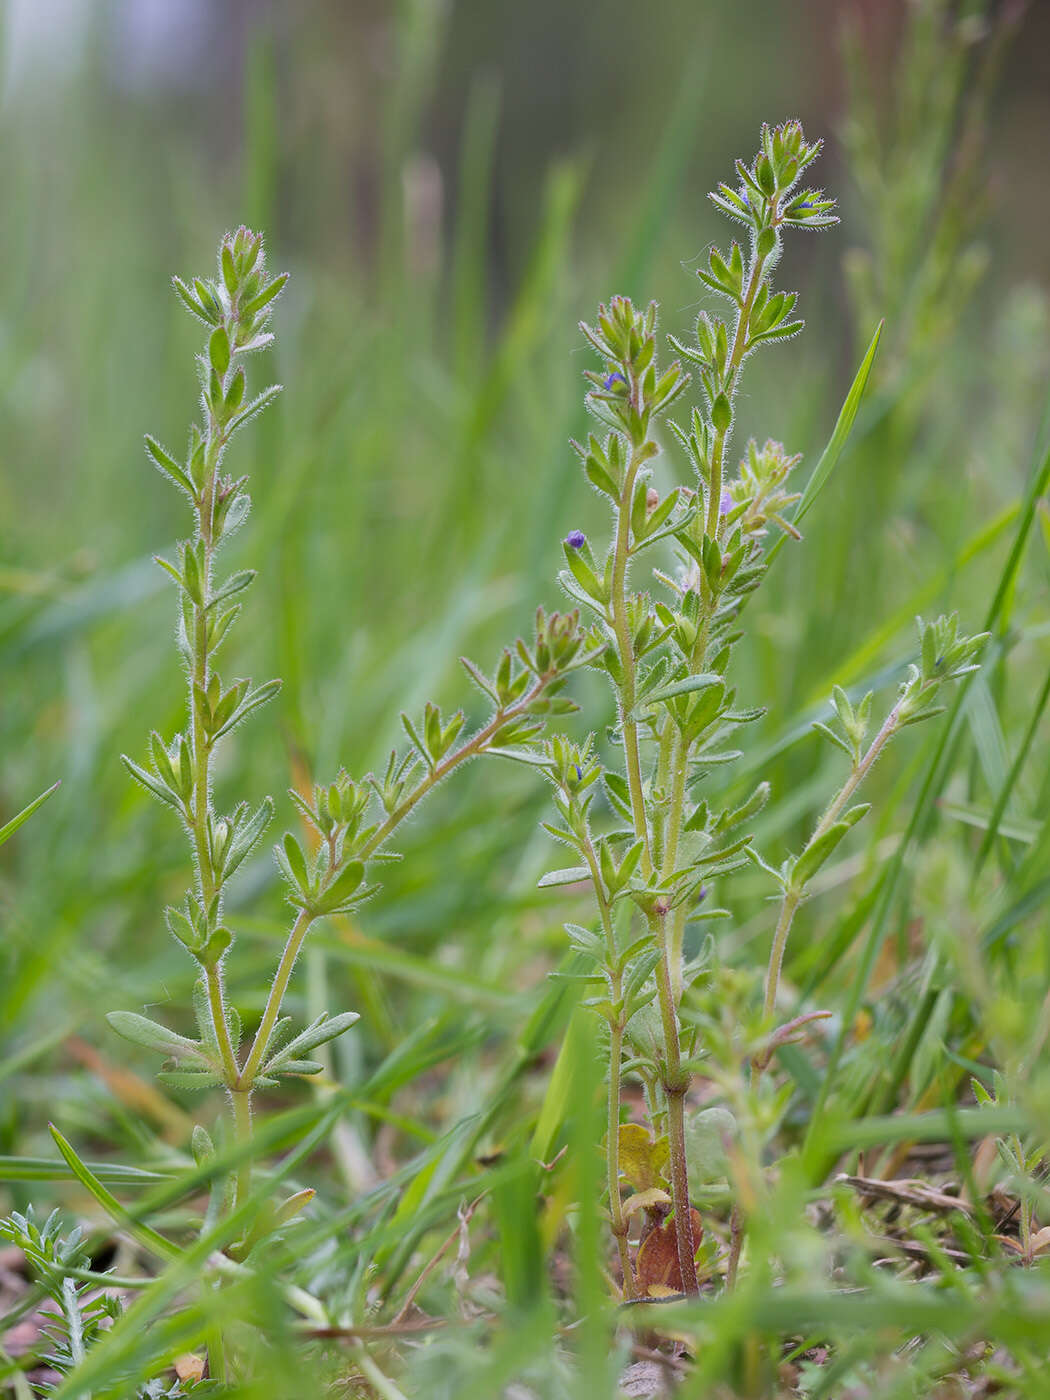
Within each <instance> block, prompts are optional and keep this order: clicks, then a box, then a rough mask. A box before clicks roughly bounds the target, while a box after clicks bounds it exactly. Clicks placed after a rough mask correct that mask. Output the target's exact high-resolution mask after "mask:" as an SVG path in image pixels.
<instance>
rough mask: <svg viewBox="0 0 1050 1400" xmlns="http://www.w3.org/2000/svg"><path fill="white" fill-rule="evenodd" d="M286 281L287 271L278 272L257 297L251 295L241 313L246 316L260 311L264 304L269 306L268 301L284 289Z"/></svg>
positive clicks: (272, 299)
mask: <svg viewBox="0 0 1050 1400" xmlns="http://www.w3.org/2000/svg"><path fill="white" fill-rule="evenodd" d="M287 281H288V273H287V272H281V273H278V275H277V276H276V277H275V278H274V279H273V281H272V282H271V283H270V284H269V286H267V287H264V288H263V290H262V291H261V292H260V293H259V295H258V296H257V297H253V298H252V300H251V301H249V302H247V303H246V304H245V305H244V306H243V307H242V308H241V314H242V315H243V316H244V317H246V318H247V317H249V316H254V315H255V313H256V312H257V311H261V310H262V309H263V307H264V306H269V304H270V302H271V301H274V300H275V299H276V298H277V297H279V296H280V295H281V293H282V292H283V291H284V288H285V284H286V282H287Z"/></svg>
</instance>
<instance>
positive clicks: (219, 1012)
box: [204, 964, 238, 1092]
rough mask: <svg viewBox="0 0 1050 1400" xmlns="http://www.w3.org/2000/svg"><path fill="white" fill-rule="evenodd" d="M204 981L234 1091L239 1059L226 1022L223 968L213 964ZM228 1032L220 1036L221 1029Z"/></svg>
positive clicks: (221, 1053)
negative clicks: (234, 1050) (234, 1051)
mask: <svg viewBox="0 0 1050 1400" xmlns="http://www.w3.org/2000/svg"><path fill="white" fill-rule="evenodd" d="M204 981H205V985H206V986H207V988H208V1005H209V1007H210V1008H211V1019H212V1024H213V1025H214V1027H215V1034H216V1039H217V1040H218V1044H219V1055H220V1057H221V1059H222V1069H223V1074H224V1075H225V1076H226V1084H227V1087H228V1088H229V1089H230V1090H231V1092H232V1090H233V1088H234V1086H235V1085H236V1083H237V1074H238V1070H237V1059H236V1056H235V1055H234V1053H233V1042H232V1041H231V1040H230V1031H229V1026H228V1024H227V1021H226V997H225V993H224V990H223V985H222V968H221V967H220V966H219V965H218V964H213V965H212V966H210V967H206V968H205V969H204ZM220 1026H221V1027H222V1028H223V1030H224V1031H225V1032H226V1033H225V1035H220V1034H219V1027H220Z"/></svg>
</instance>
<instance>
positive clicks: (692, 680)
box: [645, 671, 723, 705]
mask: <svg viewBox="0 0 1050 1400" xmlns="http://www.w3.org/2000/svg"><path fill="white" fill-rule="evenodd" d="M722 683H723V681H722V677H721V676H717V675H715V673H714V672H713V671H699V672H697V674H696V675H694V676H683V677H682V678H681V680H677V681H672V682H671V684H670V685H662V686H660V688H659V689H658V690H654V691H653V692H652V694H651V695H647V696H646V697H645V703H646V704H647V705H654V704H655V703H656V702H657V701H658V700H673V699H674V697H675V696H676V695H691V694H693V692H694V691H697V690H709V689H710V688H711V686H713V685H722Z"/></svg>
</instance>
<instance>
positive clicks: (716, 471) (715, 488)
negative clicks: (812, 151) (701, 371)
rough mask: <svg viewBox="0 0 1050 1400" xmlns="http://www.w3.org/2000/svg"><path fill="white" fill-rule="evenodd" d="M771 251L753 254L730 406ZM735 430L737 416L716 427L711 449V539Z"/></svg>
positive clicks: (729, 383)
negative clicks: (724, 424) (755, 304)
mask: <svg viewBox="0 0 1050 1400" xmlns="http://www.w3.org/2000/svg"><path fill="white" fill-rule="evenodd" d="M770 216H771V218H772V222H773V226H774V227H775V226H776V222H777V217H776V200H775V199H774V200H773V202H772V204H771V206H770ZM769 256H770V255H769V254H768V253H767V254H766V255H765V257H762V258H760V257H758V255H757V253H752V255H751V268H750V274H749V276H748V280H747V290H746V291H745V293H744V300H743V302H742V303H741V305H740V309H739V310H738V311H737V317H736V326H735V328H734V331H733V345H732V349H731V350H730V352H729V361H728V363H727V365H726V377H725V382H724V384H723V386H722V391H723V393H724V394H725V396H726V398H727V399H728V400H729V404H730V407H732V403H733V390H734V388H735V387H736V378H737V375H738V373H739V372H740V366H741V364H742V363H743V359H744V350H745V348H746V346H747V336H748V330H749V328H750V326H749V323H750V320H751V308H752V306H753V305H754V301H755V297H756V295H757V294H758V289H759V287H760V286H761V285H762V273H763V271H764V269H765V266H766V263H767V262H768V261H769ZM732 431H733V419H732V418H730V421H729V426H728V427H727V428H725V429H724V430H716V432H715V440H714V444H713V446H712V449H711V481H710V489H709V491H708V496H707V525H706V530H707V534H708V535H709V536H710V538H711V539H713V540H717V539H718V526H719V522H720V519H721V510H722V467H723V459H724V457H725V447H726V443H727V441H728V440H729V434H730V433H731V432H732Z"/></svg>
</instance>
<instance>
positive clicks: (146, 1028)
mask: <svg viewBox="0 0 1050 1400" xmlns="http://www.w3.org/2000/svg"><path fill="white" fill-rule="evenodd" d="M106 1020H107V1021H108V1022H109V1024H110V1025H111V1026H112V1027H113V1029H114V1030H115V1031H116V1033H117V1035H121V1036H123V1037H124V1039H125V1040H130V1041H131V1042H132V1044H133V1045H143V1046H145V1047H146V1049H147V1050H156V1051H158V1053H160V1054H161V1055H168V1056H171V1057H172V1058H176V1059H177V1058H181V1057H182V1056H184V1055H188V1056H191V1057H192V1058H193V1059H195V1060H204V1059H205V1056H204V1052H203V1049H202V1047H201V1045H200V1043H199V1042H198V1041H196V1040H189V1039H187V1037H186V1036H184V1035H179V1034H178V1032H177V1031H171V1030H169V1029H168V1028H167V1026H162V1025H161V1024H160V1022H159V1021H151V1020H150V1019H149V1017H148V1016H140V1015H138V1013H137V1012H134V1011H108V1012H107V1013H106Z"/></svg>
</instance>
